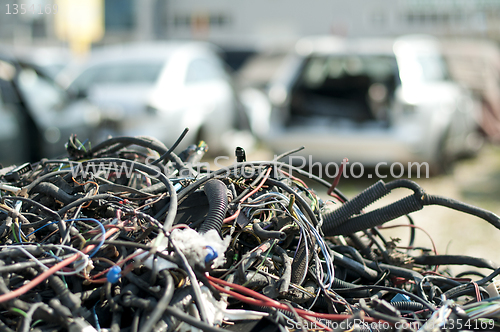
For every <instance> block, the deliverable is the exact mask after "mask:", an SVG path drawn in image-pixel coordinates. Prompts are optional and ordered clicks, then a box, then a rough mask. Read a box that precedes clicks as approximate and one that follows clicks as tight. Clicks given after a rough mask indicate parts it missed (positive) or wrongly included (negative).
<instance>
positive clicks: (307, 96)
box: [288, 55, 399, 126]
mask: <svg viewBox="0 0 500 332" xmlns="http://www.w3.org/2000/svg"><path fill="white" fill-rule="evenodd" d="M398 84H399V75H398V71H397V64H396V59H395V58H394V57H391V56H388V55H361V56H359V55H327V56H313V57H311V58H309V59H307V60H306V61H305V63H304V69H303V70H302V73H301V75H300V76H299V78H298V79H297V81H296V83H295V86H294V87H293V89H292V96H291V105H290V106H291V107H290V110H291V114H290V118H289V122H288V125H290V126H295V125H304V124H307V122H308V121H310V120H317V119H318V118H321V119H324V120H325V121H328V122H331V121H337V120H348V121H352V122H353V123H358V124H365V123H373V122H378V123H382V124H385V125H388V124H389V118H390V116H389V113H390V107H391V104H392V101H393V95H394V90H395V88H396V86H397V85H398Z"/></svg>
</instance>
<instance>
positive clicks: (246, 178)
mask: <svg viewBox="0 0 500 332" xmlns="http://www.w3.org/2000/svg"><path fill="white" fill-rule="evenodd" d="M180 139H182V137H181V138H180ZM180 139H179V140H178V141H177V142H175V143H174V145H173V146H172V147H171V148H167V147H166V146H165V145H164V144H163V143H161V142H159V141H157V140H155V139H152V138H145V137H116V138H112V139H109V140H107V141H104V142H102V143H100V144H98V145H96V146H94V148H92V149H90V148H88V149H87V148H85V147H84V146H83V145H82V144H80V145H81V146H78V144H77V143H75V142H78V141H77V140H75V138H74V137H73V138H72V139H70V143H69V144H68V156H67V157H64V158H58V159H51V160H47V159H45V160H41V161H40V162H37V163H34V164H29V165H22V167H16V166H12V167H7V168H4V169H1V170H0V193H1V203H0V211H1V212H0V331H8V332H10V331H15V330H19V331H23V332H24V331H30V330H36V331H40V332H42V331H64V330H71V331H83V330H85V331H86V332H87V331H93V330H96V331H101V330H108V331H113V332H114V331H131V332H136V331H141V332H146V331H178V330H182V331H186V330H189V329H191V330H193V329H200V330H203V331H220V330H223V329H230V330H234V331H258V330H261V329H265V330H266V331H287V330H288V331H293V330H303V331H305V330H319V331H333V330H335V331H343V330H344V331H353V330H354V329H365V330H371V331H381V330H395V329H396V330H399V331H403V330H412V331H413V330H419V329H421V330H423V331H426V330H429V331H431V330H432V331H436V330H440V329H441V330H446V329H457V330H471V329H476V328H478V329H489V330H495V329H498V324H499V322H500V321H499V319H500V314H499V313H500V298H499V297H498V290H497V287H496V284H495V279H494V278H495V277H496V276H497V275H498V274H499V273H500V269H499V266H497V265H496V264H495V263H493V262H491V261H488V260H485V259H482V258H475V257H468V256H463V255H438V254H437V252H436V250H435V248H433V249H427V248H415V247H414V239H415V229H417V228H418V226H417V225H415V224H414V222H413V219H412V218H411V217H409V216H408V218H409V221H410V223H409V224H408V225H405V226H408V227H410V230H411V239H410V243H409V245H408V246H407V247H404V248H403V247H398V246H397V245H396V244H395V243H394V241H392V240H391V241H389V240H387V239H385V238H384V236H383V229H384V226H383V224H384V223H386V222H388V221H391V220H393V219H395V218H398V217H401V216H405V215H408V214H410V213H412V212H414V211H417V210H420V209H422V208H423V207H424V206H426V205H431V204H432V205H442V206H445V207H447V208H452V209H456V210H459V211H462V212H464V213H468V214H471V215H474V216H476V217H479V218H482V219H484V220H485V221H487V222H489V223H490V224H491V225H493V226H494V227H496V228H500V220H499V218H498V217H497V216H496V215H494V214H493V213H491V212H488V211H485V210H482V209H479V208H476V207H473V206H470V205H467V204H465V203H462V202H458V201H455V200H451V199H447V198H443V197H438V196H433V195H428V194H426V193H425V192H424V190H423V189H422V188H421V187H420V186H418V184H416V183H414V182H412V181H409V180H396V181H393V182H389V183H384V182H382V181H379V182H377V183H375V184H374V185H373V186H371V187H369V188H367V189H366V190H365V191H363V192H361V193H360V194H359V195H357V196H356V197H353V198H352V199H347V198H346V197H345V196H344V195H343V194H342V192H340V191H339V190H338V189H337V188H336V185H337V184H338V179H336V180H335V181H334V185H331V184H330V183H328V182H326V181H324V180H322V179H320V178H318V177H316V176H315V175H313V174H309V173H307V172H305V171H304V170H302V169H298V168H295V167H293V166H292V165H288V164H284V163H281V162H280V161H279V158H277V159H275V160H272V161H268V162H245V160H240V162H238V163H236V164H234V165H231V166H228V167H226V168H224V169H220V170H216V171H209V170H208V169H206V168H204V167H203V166H202V164H200V163H198V162H199V160H200V158H201V156H202V155H203V153H205V151H206V150H207V146H206V144H205V143H204V142H202V143H200V144H199V145H198V146H191V147H189V148H188V149H186V150H185V151H182V152H181V153H179V155H177V154H176V153H175V152H174V150H175V148H176V146H177V145H178V143H179V142H180ZM237 151H238V152H239V154H238V156H241V155H242V154H241V148H239V149H238V150H237ZM292 174H294V175H292ZM309 180H311V181H315V182H317V183H318V184H319V185H322V186H324V187H325V193H328V195H330V196H331V199H330V200H329V201H324V200H322V199H321V198H320V197H319V196H318V194H317V192H316V191H315V190H313V189H311V188H310V187H309V186H308V185H307V184H306V181H309ZM396 188H406V189H409V190H411V191H412V193H411V194H410V195H409V196H408V197H405V198H403V199H401V200H399V201H396V202H394V203H392V204H389V205H387V206H385V207H382V208H379V209H376V210H372V211H370V212H364V211H365V210H366V208H367V207H368V206H369V205H370V204H372V203H373V202H375V201H376V200H378V199H380V198H382V197H383V196H385V195H388V194H389V193H390V192H391V191H392V190H394V189H396ZM471 218H472V217H471ZM391 227H394V226H391ZM456 264H460V265H469V266H471V267H472V270H471V271H469V272H467V273H465V274H459V275H451V273H450V272H449V270H448V269H447V266H448V265H456ZM473 268H481V269H489V270H491V271H490V273H489V274H483V272H480V271H484V270H473ZM470 277H474V280H473V279H472V278H470ZM478 278H479V279H478Z"/></svg>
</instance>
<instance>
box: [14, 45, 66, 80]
mask: <svg viewBox="0 0 500 332" xmlns="http://www.w3.org/2000/svg"><path fill="white" fill-rule="evenodd" d="M9 52H10V54H12V55H13V56H15V58H16V60H17V61H18V62H19V63H26V64H29V65H30V66H31V67H34V68H36V69H37V71H39V72H41V73H43V74H44V75H45V76H47V77H50V78H51V79H55V78H56V76H57V75H58V74H59V73H60V72H61V70H63V69H64V67H66V66H67V65H68V64H69V63H70V62H71V61H72V59H73V55H72V54H71V52H70V50H69V49H68V48H67V47H55V46H54V47H49V46H27V45H23V46H19V45H16V46H15V47H9Z"/></svg>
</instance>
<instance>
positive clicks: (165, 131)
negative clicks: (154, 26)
mask: <svg viewBox="0 0 500 332" xmlns="http://www.w3.org/2000/svg"><path fill="white" fill-rule="evenodd" d="M60 80H61V81H62V82H63V84H64V85H65V86H66V87H67V88H68V89H70V90H74V91H78V93H80V94H85V95H86V96H88V98H89V99H90V100H91V101H93V102H95V103H96V104H97V105H99V107H100V108H101V110H102V112H103V116H104V117H105V118H106V119H107V120H108V121H107V122H108V123H110V124H113V126H109V127H108V132H107V134H111V135H132V136H135V135H149V136H153V137H156V138H158V139H159V140H161V141H162V142H164V143H166V144H167V145H169V144H172V142H174V141H175V140H176V138H177V137H178V136H179V134H180V133H181V132H182V130H183V129H184V128H185V127H189V128H190V132H189V133H188V135H187V136H186V138H185V140H184V142H183V143H184V144H187V143H193V142H195V140H197V139H199V138H201V139H204V140H206V141H207V142H208V143H209V145H210V148H211V149H212V150H213V149H215V150H224V149H225V147H226V145H227V146H229V145H230V142H231V139H229V138H228V137H230V136H231V133H232V132H233V131H234V130H235V129H237V128H238V126H239V121H240V117H241V116H242V114H241V113H240V111H241V110H240V109H239V108H238V102H237V99H236V94H235V92H234V89H233V86H232V83H231V78H230V75H228V73H227V72H226V70H225V67H224V64H223V62H222V60H221V58H220V57H219V55H218V49H217V48H216V47H215V46H213V45H210V44H207V43H201V42H159V43H135V44H126V45H114V46H107V47H102V48H100V49H97V50H95V51H93V52H92V53H91V54H90V56H89V58H88V59H87V61H85V62H84V63H83V64H75V65H72V66H70V67H68V68H67V69H66V70H65V71H64V72H63V73H62V74H61V76H60ZM232 149H234V146H233V147H231V150H232Z"/></svg>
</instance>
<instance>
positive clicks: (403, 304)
mask: <svg viewBox="0 0 500 332" xmlns="http://www.w3.org/2000/svg"><path fill="white" fill-rule="evenodd" d="M391 304H392V306H393V307H394V308H396V309H398V310H401V311H418V310H422V309H424V305H423V304H422V303H418V302H413V301H398V302H391Z"/></svg>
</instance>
